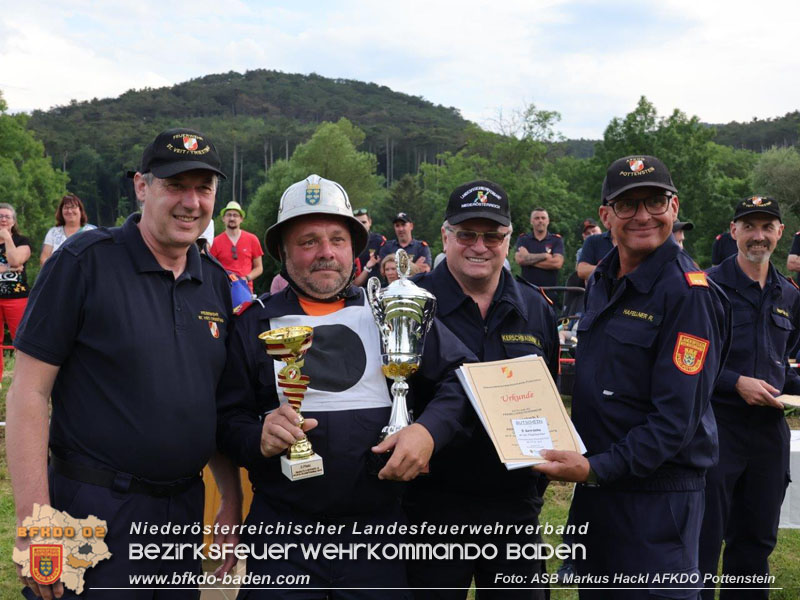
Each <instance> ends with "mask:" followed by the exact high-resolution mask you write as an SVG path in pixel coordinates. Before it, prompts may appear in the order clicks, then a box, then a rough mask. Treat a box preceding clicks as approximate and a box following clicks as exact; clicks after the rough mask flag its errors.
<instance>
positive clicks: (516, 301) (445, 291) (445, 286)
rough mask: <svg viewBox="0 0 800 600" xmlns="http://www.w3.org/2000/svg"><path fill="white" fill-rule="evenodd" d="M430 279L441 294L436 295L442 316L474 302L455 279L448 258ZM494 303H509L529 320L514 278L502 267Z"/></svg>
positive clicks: (434, 271) (432, 273)
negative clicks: (464, 304) (468, 302)
mask: <svg viewBox="0 0 800 600" xmlns="http://www.w3.org/2000/svg"><path fill="white" fill-rule="evenodd" d="M430 277H431V278H432V279H433V285H434V289H436V290H437V292H439V293H437V295H436V303H437V307H436V311H437V312H438V314H439V315H440V316H445V315H448V314H450V313H451V312H454V311H455V310H457V309H458V308H459V307H460V306H461V304H463V303H464V302H466V301H467V300H469V301H472V298H470V297H469V296H468V295H467V294H465V293H464V290H462V289H461V286H460V285H459V284H458V281H456V278H455V277H453V274H452V273H451V272H450V269H449V268H448V266H447V259H446V258H445V259H444V260H443V261H442V263H441V264H440V265H439V266H438V267H436V268H435V269H434V270H433V271H431V274H430ZM492 302H493V303H494V302H508V303H509V304H511V305H512V306H513V307H514V309H516V311H517V312H518V313H519V314H520V315H521V316H522V318H523V319H527V318H528V310H527V307H526V305H525V302H524V301H523V299H522V294H521V293H520V290H519V286H516V285H514V281H513V276H512V275H511V273H509V272H508V270H507V269H505V268H503V267H501V271H500V281H499V282H498V284H497V289H496V290H495V292H494V297H493V298H492Z"/></svg>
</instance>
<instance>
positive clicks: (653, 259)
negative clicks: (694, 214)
mask: <svg viewBox="0 0 800 600" xmlns="http://www.w3.org/2000/svg"><path fill="white" fill-rule="evenodd" d="M680 250H681V247H680V246H678V243H677V242H676V241H675V239H674V238H673V237H672V236H671V235H670V236H669V237H668V238H667V239H666V241H665V242H664V243H663V244H661V245H660V246H659V247H658V248H656V249H655V250H654V251H653V252H651V253H650V254H649V255H648V256H647V257H646V258H645V259H644V260H643V261H642V262H641V263H639V266H638V267H636V268H635V269H634V270H633V271H632V272H630V273H628V274H627V275H625V277H626V278H627V279H628V281H630V282H631V285H633V287H635V288H636V290H637V291H638V292H639V293H641V294H646V293H648V292H649V291H650V290H651V289H652V287H653V285H654V284H655V282H656V279H658V276H659V274H660V273H661V270H662V269H663V268H664V265H665V264H666V263H668V262H669V261H671V260H673V259H674V258H675V257H676V256H677V255H678V252H680ZM618 270H619V247H617V246H614V248H613V249H612V250H611V252H609V253H608V254H607V255H606V257H605V258H604V259H603V260H601V261H600V262H599V263H598V265H597V269H595V278H597V277H600V276H601V275H604V276H606V277H608V278H610V279H614V278H615V277H616V274H617V271H618Z"/></svg>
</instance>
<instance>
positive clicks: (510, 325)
mask: <svg viewBox="0 0 800 600" xmlns="http://www.w3.org/2000/svg"><path fill="white" fill-rule="evenodd" d="M511 230H512V228H511V216H510V209H509V203H508V196H507V195H506V192H505V190H503V188H502V187H500V186H499V185H498V184H496V183H494V182H491V181H485V180H481V181H472V182H469V183H465V184H463V185H460V186H459V187H457V188H456V189H455V190H453V192H452V194H450V200H449V202H448V204H447V210H446V213H445V222H444V224H443V225H442V242H443V245H444V252H445V254H446V259H445V261H444V262H442V263H441V264H440V265H438V266H437V267H436V268H435V269H434V270H433V271H432V272H431V273H429V274H426V275H423V276H421V277H420V278H419V279H418V280H416V281H417V283H418V284H419V285H420V286H421V287H424V288H426V289H427V290H429V291H431V292H432V293H433V294H434V295H435V296H436V298H437V300H438V302H439V308H438V311H439V317H440V318H441V320H442V322H443V323H444V324H445V325H447V327H448V328H449V329H450V330H451V331H453V332H454V333H455V334H456V335H457V336H458V337H459V339H460V340H461V341H462V342H464V344H465V345H467V347H469V349H470V350H472V352H474V353H475V354H476V355H477V357H478V359H479V360H481V361H492V360H501V359H506V358H516V357H520V356H526V355H529V354H537V355H540V356H543V357H544V358H545V359H546V360H547V363H548V365H549V367H550V372H551V373H552V375H553V377H554V378H555V377H557V376H558V348H559V346H558V334H557V332H556V323H555V315H554V312H553V310H552V307H551V303H550V302H549V300H548V299H547V298H546V296H545V295H544V294H542V292H541V291H540V290H539V289H538V288H537V287H536V286H534V285H532V284H529V283H527V282H526V281H524V280H516V279H514V277H513V276H512V275H511V273H510V272H509V271H508V270H507V269H504V268H503V261H504V260H505V258H506V256H507V255H508V247H509V242H510V239H511ZM546 483H547V482H546V481H544V480H543V478H541V477H540V476H539V475H538V474H537V473H535V472H534V471H531V470H530V469H520V470H516V471H509V470H507V469H506V468H505V466H504V465H503V463H501V462H500V459H499V458H498V456H497V452H496V451H495V449H494V446H493V444H492V442H491V440H490V439H489V437H488V435H487V434H486V431H485V430H484V428H483V427H482V426H481V425H477V426H476V428H475V430H474V431H473V433H472V434H471V435H470V436H468V437H466V436H465V437H464V438H462V439H461V440H459V442H458V443H454V444H452V445H451V446H450V447H448V448H445V449H444V450H443V451H442V452H440V453H439V454H438V455H437V456H436V457H435V458H434V460H433V461H432V463H431V474H430V475H429V476H427V477H423V478H418V479H416V480H415V481H413V482H412V484H411V486H410V487H409V491H408V494H407V496H406V502H405V505H406V509H407V511H408V513H409V517H410V518H411V519H412V521H413V522H415V523H423V522H426V521H427V522H429V523H437V524H441V525H457V526H462V525H476V524H495V523H503V524H504V525H509V526H513V527H516V526H519V527H524V526H530V527H535V526H536V525H537V524H538V516H539V511H540V510H541V507H542V493H543V491H544V487H545V485H546ZM436 541H439V542H442V543H477V544H490V543H491V544H497V545H498V546H499V547H503V545H504V544H511V543H518V544H525V543H530V542H534V541H540V540H539V539H538V536H520V535H517V536H515V535H508V536H500V535H492V536H471V537H470V536H443V537H442V538H441V539H437V540H436ZM543 567H544V562H543V561H535V560H528V559H525V560H516V561H515V560H506V559H505V558H500V557H498V558H496V559H486V558H479V559H475V560H450V561H443V560H429V561H413V562H410V563H409V565H408V570H409V578H410V583H411V585H412V587H415V588H418V589H417V591H416V592H415V597H416V598H417V599H426V598H452V599H453V600H455V599H458V598H461V599H463V598H464V597H465V596H466V592H467V590H468V589H469V587H470V583H471V582H472V579H473V577H474V579H475V586H476V587H477V588H479V591H478V596H479V597H480V598H490V599H491V598H509V599H525V600H533V599H536V598H544V597H545V594H544V590H543V589H531V588H536V587H538V588H541V584H540V583H539V584H535V583H533V582H534V579H535V578H536V576H537V575H538V574H540V573H542V572H543ZM499 574H502V575H505V576H506V577H507V578H503V577H500V578H498V575H499ZM501 579H503V580H514V581H517V582H518V585H517V586H516V587H517V588H519V589H511V587H512V586H509V585H508V584H505V585H501V584H500V583H499V581H500V580H501ZM419 588H436V589H435V590H421V589H419ZM448 588H449V589H448ZM497 588H505V589H497Z"/></svg>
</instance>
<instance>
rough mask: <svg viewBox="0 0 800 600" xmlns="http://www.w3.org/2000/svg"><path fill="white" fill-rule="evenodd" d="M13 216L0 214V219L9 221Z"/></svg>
mask: <svg viewBox="0 0 800 600" xmlns="http://www.w3.org/2000/svg"><path fill="white" fill-rule="evenodd" d="M13 218H14V215H0V219H7V220H9V221H11V220H12V219H13Z"/></svg>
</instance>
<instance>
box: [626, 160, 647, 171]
mask: <svg viewBox="0 0 800 600" xmlns="http://www.w3.org/2000/svg"><path fill="white" fill-rule="evenodd" d="M628 166H629V167H630V168H631V171H633V172H634V173H638V172H639V171H641V170H642V169H644V161H643V160H642V159H640V158H632V159H631V160H629V161H628Z"/></svg>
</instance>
